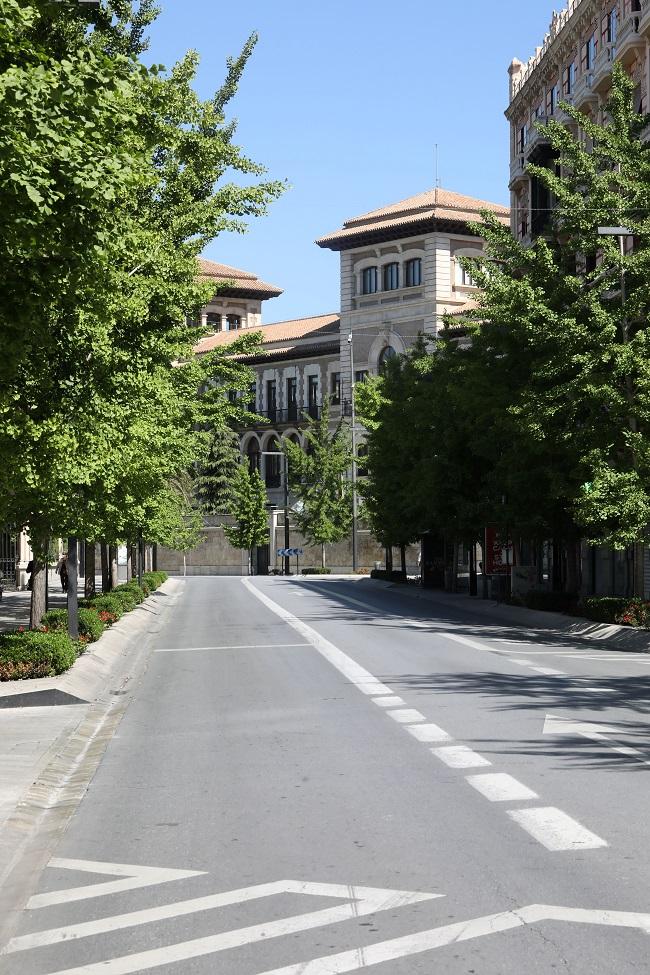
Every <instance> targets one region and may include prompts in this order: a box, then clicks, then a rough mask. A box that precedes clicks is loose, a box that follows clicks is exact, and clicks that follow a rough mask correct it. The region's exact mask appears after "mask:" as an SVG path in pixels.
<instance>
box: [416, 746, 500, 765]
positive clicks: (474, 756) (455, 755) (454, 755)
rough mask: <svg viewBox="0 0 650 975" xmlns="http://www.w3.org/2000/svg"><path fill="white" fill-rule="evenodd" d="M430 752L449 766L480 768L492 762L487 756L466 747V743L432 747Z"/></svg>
mask: <svg viewBox="0 0 650 975" xmlns="http://www.w3.org/2000/svg"><path fill="white" fill-rule="evenodd" d="M431 753H432V755H435V756H436V758H439V759H440V761H441V762H444V763H445V765H448V766H449V768H481V767H482V766H485V765H491V764H492V762H490V761H489V760H488V759H487V758H484V757H483V756H482V755H479V753H478V752H474V751H472V749H471V748H468V747H467V745H447V746H446V747H445V748H432V749H431Z"/></svg>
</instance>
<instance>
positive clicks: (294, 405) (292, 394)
mask: <svg viewBox="0 0 650 975" xmlns="http://www.w3.org/2000/svg"><path fill="white" fill-rule="evenodd" d="M297 394H298V380H297V379H296V378H295V376H292V377H291V378H290V379H287V419H288V420H297V419H298V395H297Z"/></svg>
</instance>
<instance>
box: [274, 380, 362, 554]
mask: <svg viewBox="0 0 650 975" xmlns="http://www.w3.org/2000/svg"><path fill="white" fill-rule="evenodd" d="M305 440H306V444H307V449H306V450H303V449H302V447H301V446H300V445H299V444H295V443H293V442H292V441H290V440H285V441H284V443H283V445H282V448H283V450H284V452H285V453H286V456H287V462H288V470H289V486H290V488H291V490H292V491H293V493H294V494H295V495H296V497H297V498H298V501H299V502H300V504H299V510H297V511H296V513H295V520H296V523H297V525H298V528H299V529H300V531H301V532H302V534H303V535H304V536H305V538H306V539H307V540H308V541H309V542H310V544H312V545H320V546H321V564H322V566H323V568H324V567H325V546H326V545H327V544H328V543H331V542H340V541H341V540H342V539H343V538H345V537H346V535H347V534H348V532H349V531H350V528H351V525H352V487H351V482H350V481H349V480H348V479H347V474H348V473H349V471H350V468H351V467H352V457H353V455H352V449H351V446H350V437H349V434H348V430H347V427H346V426H345V425H344V423H343V420H340V421H339V422H338V424H337V425H336V427H335V428H334V430H330V410H329V402H328V400H327V399H326V400H325V401H324V403H323V408H322V411H321V416H320V418H319V419H317V420H315V419H310V421H309V424H308V426H307V428H306V430H305Z"/></svg>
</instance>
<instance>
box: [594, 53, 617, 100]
mask: <svg viewBox="0 0 650 975" xmlns="http://www.w3.org/2000/svg"><path fill="white" fill-rule="evenodd" d="M616 55H617V47H616V45H615V44H605V45H604V46H603V47H601V49H600V51H599V52H598V56H597V57H596V61H595V63H594V70H593V72H592V82H591V88H592V91H595V92H596V93H597V94H599V95H603V94H605V92H606V91H608V89H609V88H610V87H611V83H612V65H613V64H614V61H615V60H616Z"/></svg>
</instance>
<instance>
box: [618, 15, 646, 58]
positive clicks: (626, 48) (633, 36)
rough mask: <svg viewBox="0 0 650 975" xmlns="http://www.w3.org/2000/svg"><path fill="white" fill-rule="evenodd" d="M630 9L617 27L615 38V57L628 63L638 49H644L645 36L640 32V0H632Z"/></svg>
mask: <svg viewBox="0 0 650 975" xmlns="http://www.w3.org/2000/svg"><path fill="white" fill-rule="evenodd" d="M632 8H633V9H632V10H631V11H630V13H629V14H627V16H626V17H625V20H623V22H622V23H621V25H620V27H619V29H618V37H617V38H616V57H617V59H618V60H619V61H620V62H621V63H622V64H625V65H629V64H630V63H631V62H632V61H633V60H634V58H635V55H636V53H637V52H638V51H643V50H645V43H646V42H645V37H644V36H643V35H642V34H641V14H642V10H641V0H632Z"/></svg>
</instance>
